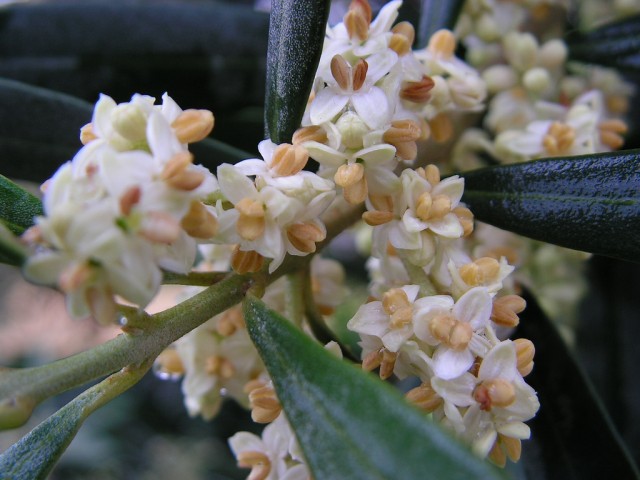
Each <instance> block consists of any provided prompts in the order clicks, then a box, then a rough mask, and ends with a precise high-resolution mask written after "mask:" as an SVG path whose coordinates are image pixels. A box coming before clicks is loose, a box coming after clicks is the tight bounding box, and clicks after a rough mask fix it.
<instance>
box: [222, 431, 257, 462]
mask: <svg viewBox="0 0 640 480" xmlns="http://www.w3.org/2000/svg"><path fill="white" fill-rule="evenodd" d="M229 446H230V447H231V451H233V454H234V455H235V456H236V457H237V456H238V454H240V453H242V452H263V453H265V445H264V443H263V442H262V439H261V438H260V437H258V436H257V435H254V434H253V433H249V432H238V433H236V434H235V435H234V436H233V437H231V438H230V439H229Z"/></svg>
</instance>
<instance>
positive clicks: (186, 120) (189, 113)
mask: <svg viewBox="0 0 640 480" xmlns="http://www.w3.org/2000/svg"><path fill="white" fill-rule="evenodd" d="M214 122H215V119H214V118H213V113H212V112H210V111H209V110H195V109H189V110H185V111H184V112H182V113H181V114H180V115H178V118H176V119H175V120H174V121H173V123H172V124H171V127H173V130H174V131H175V132H176V136H177V137H178V140H179V141H180V143H194V142H199V141H200V140H204V139H205V138H207V136H208V135H209V134H210V133H211V130H213V124H214Z"/></svg>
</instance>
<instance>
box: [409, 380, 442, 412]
mask: <svg viewBox="0 0 640 480" xmlns="http://www.w3.org/2000/svg"><path fill="white" fill-rule="evenodd" d="M405 396H406V398H407V400H408V401H409V402H410V403H412V404H413V405H415V406H416V407H418V408H419V409H420V410H423V411H425V412H427V413H431V412H433V411H434V410H435V409H436V408H438V407H439V406H440V405H442V402H443V400H442V397H440V395H438V394H437V393H436V391H435V390H434V389H433V388H431V385H429V384H427V383H423V384H422V385H420V386H419V387H415V388H413V389H411V390H409V391H408V392H407V393H406V395H405Z"/></svg>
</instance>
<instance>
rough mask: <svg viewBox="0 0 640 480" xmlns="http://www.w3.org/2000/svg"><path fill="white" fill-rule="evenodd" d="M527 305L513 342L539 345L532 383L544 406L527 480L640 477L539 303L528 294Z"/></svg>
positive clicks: (529, 451)
mask: <svg viewBox="0 0 640 480" xmlns="http://www.w3.org/2000/svg"><path fill="white" fill-rule="evenodd" d="M526 300H527V308H526V309H525V311H524V312H523V313H521V314H520V325H519V326H518V330H517V331H516V333H515V335H514V336H513V337H514V338H519V337H524V338H528V339H529V340H531V341H532V342H533V343H534V345H535V348H536V356H535V365H534V368H533V372H532V373H531V374H530V375H529V376H527V382H528V383H529V384H530V385H531V386H532V387H533V388H534V389H535V390H536V391H537V392H538V397H539V399H540V404H541V405H542V407H541V408H540V411H539V412H538V414H537V416H536V417H535V418H534V419H533V420H532V421H531V422H530V426H531V438H532V440H531V442H532V443H533V445H526V444H525V445H524V448H523V458H522V462H523V469H524V470H525V472H526V473H527V476H526V478H532V479H542V480H544V479H554V478H562V479H566V480H580V479H583V478H594V477H598V476H599V475H600V474H602V475H606V476H607V477H610V478H629V479H633V478H640V477H639V476H638V475H639V474H638V469H637V467H636V465H635V464H634V463H633V460H632V459H631V456H630V455H629V452H628V451H627V449H626V447H625V446H624V444H623V443H622V440H621V439H620V436H619V434H618V432H617V431H616V429H615V427H614V426H613V423H612V422H611V420H610V418H609V416H608V414H607V412H606V411H605V409H604V407H603V405H602V403H601V401H600V399H599V398H598V396H597V394H596V393H595V390H594V389H593V386H592V385H591V383H590V382H589V380H588V379H587V377H586V376H585V374H584V372H583V371H582V368H581V367H580V366H579V365H578V364H577V363H576V361H575V358H574V356H573V354H572V353H571V352H570V351H569V349H568V348H567V345H566V344H565V342H564V341H563V340H562V338H561V337H560V335H559V334H558V332H557V330H556V329H555V327H554V326H553V325H552V324H551V322H550V321H549V319H548V318H547V317H546V315H545V314H544V312H543V311H542V310H541V309H540V307H539V306H538V304H537V303H536V301H535V299H534V298H533V297H532V296H531V295H527V296H526ZM527 447H529V448H527Z"/></svg>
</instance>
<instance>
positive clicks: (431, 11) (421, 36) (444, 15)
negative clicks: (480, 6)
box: [417, 0, 464, 48]
mask: <svg viewBox="0 0 640 480" xmlns="http://www.w3.org/2000/svg"><path fill="white" fill-rule="evenodd" d="M420 3H421V8H420V21H419V23H418V41H417V47H418V48H424V47H426V46H427V43H428V42H429V39H430V38H431V35H433V34H434V33H435V32H437V31H438V30H440V29H441V28H448V29H449V30H452V29H453V27H454V26H455V23H456V20H457V19H458V15H459V14H460V10H461V9H462V4H463V3H464V0H422V1H421V2H420Z"/></svg>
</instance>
